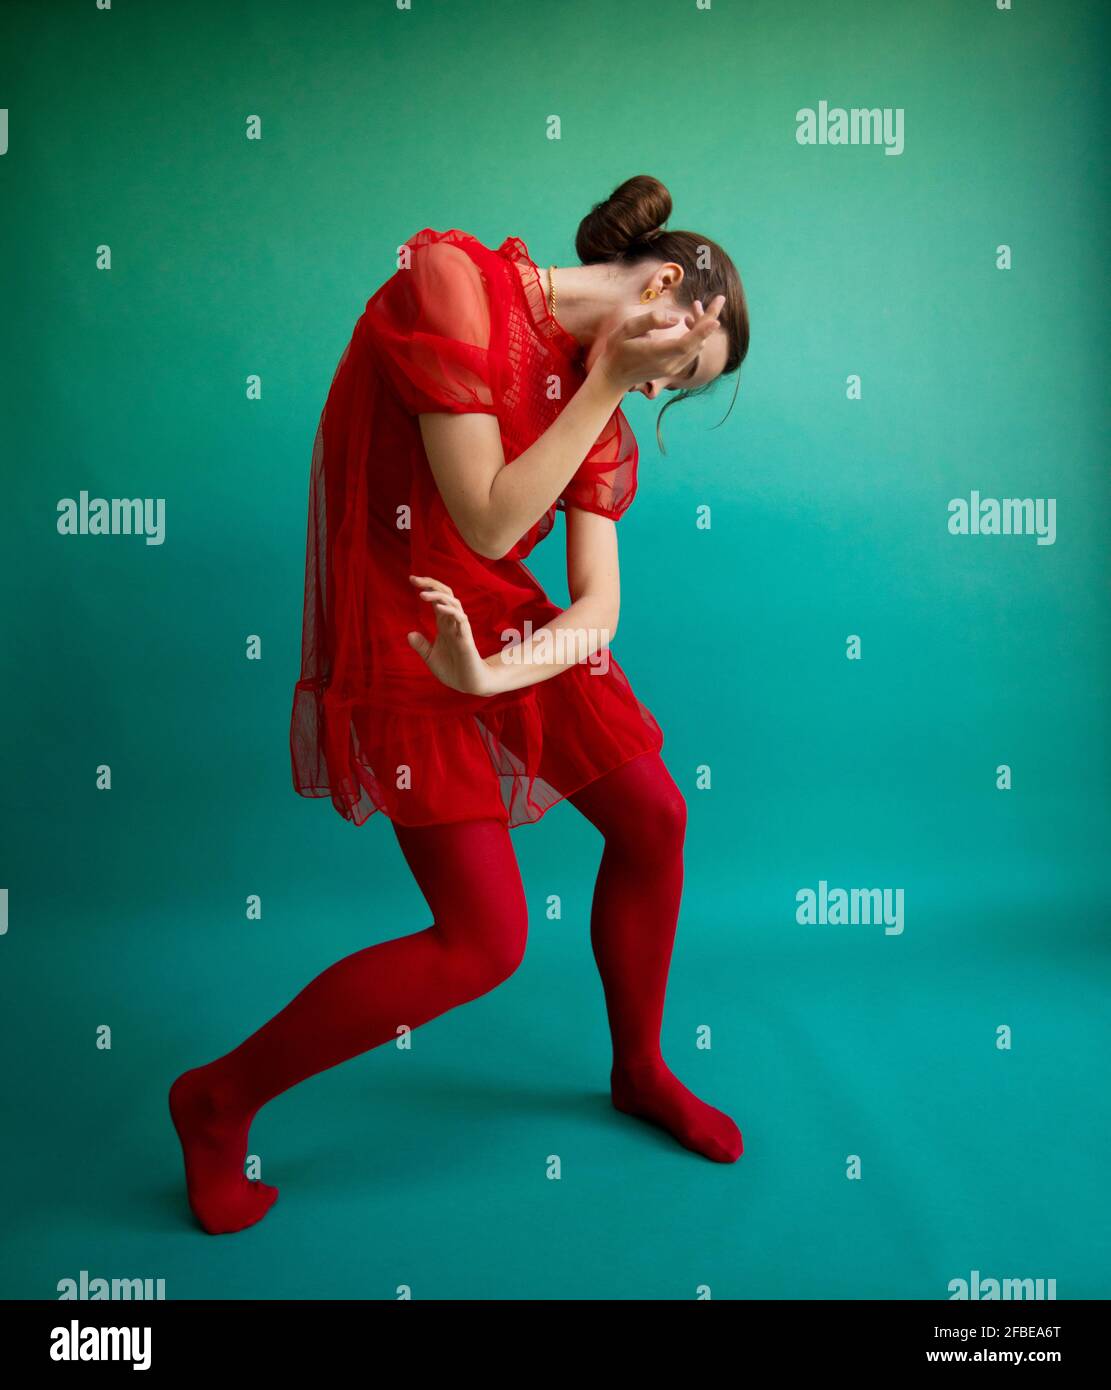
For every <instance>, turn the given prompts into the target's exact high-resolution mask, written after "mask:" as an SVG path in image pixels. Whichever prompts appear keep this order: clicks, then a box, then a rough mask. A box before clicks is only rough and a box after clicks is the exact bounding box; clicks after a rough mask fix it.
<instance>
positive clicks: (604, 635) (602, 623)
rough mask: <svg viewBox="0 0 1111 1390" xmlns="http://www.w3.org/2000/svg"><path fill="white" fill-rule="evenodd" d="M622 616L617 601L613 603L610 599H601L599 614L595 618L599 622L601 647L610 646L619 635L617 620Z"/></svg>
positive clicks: (598, 629)
mask: <svg viewBox="0 0 1111 1390" xmlns="http://www.w3.org/2000/svg"><path fill="white" fill-rule="evenodd" d="M620 616H621V614H620V609H619V608H618V605H617V604H616V603H611V602H610V601H609V600H608V599H601V600H599V603H598V611H597V616H596V617H595V619H594V621H595V622H596V623H597V624H598V628H597V631H598V634H599V639H600V640H599V643H598V645H599V647H608V646H609V645H610V643H611V642H612V641H613V639H614V637H616V636H617V620H618V618H619V617H620Z"/></svg>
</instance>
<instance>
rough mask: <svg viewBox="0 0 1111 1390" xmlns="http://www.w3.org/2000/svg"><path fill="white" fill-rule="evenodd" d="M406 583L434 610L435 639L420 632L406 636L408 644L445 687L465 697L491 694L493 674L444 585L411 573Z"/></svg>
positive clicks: (452, 596)
mask: <svg viewBox="0 0 1111 1390" xmlns="http://www.w3.org/2000/svg"><path fill="white" fill-rule="evenodd" d="M409 582H410V583H411V584H413V585H415V586H416V587H417V588H418V589H419V590H420V595H419V596H420V598H421V600H422V602H424V603H430V604H431V605H432V607H433V608H434V609H435V610H436V640H435V642H430V641H429V640H428V638H427V637H425V636H424V635H423V634H422V633H420V632H410V633H409V634H408V640H409V645H410V647H412V649H413V650H414V651H415V652H416V653H417V655H418V656H420V657H422V658H423V659H424V662H425V664H426V665H427V666H428V669H429V670H430V671H431V672H432V674H433V675H434V676H435V677H436V679H437V680H439V681H441V682H442V683H443V684H444V685H446V686H450V688H451V689H452V690H459V691H462V692H463V694H465V695H493V694H494V693H495V682H494V673H493V672H492V671H491V669H490V667H489V666H487V664H486V662H485V661H484V660H483V659H482V657H481V656H479V654H478V648H477V647H476V646H475V643H474V637H473V636H472V635H471V624H470V622H469V621H468V618H467V615H466V613H465V612H464V611H463V605H462V604H461V603H460V602H459V600H458V599H457V598H456V597H455V595H454V594H453V593H452V591H451V590H450V589H449V588H448V586H447V585H446V584H441V583H440V581H439V580H438V579H431V578H429V576H428V575H424V574H411V575H410V576H409Z"/></svg>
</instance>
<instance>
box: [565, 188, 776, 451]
mask: <svg viewBox="0 0 1111 1390" xmlns="http://www.w3.org/2000/svg"><path fill="white" fill-rule="evenodd" d="M670 216H671V194H670V193H669V192H668V191H667V189H666V188H665V187H664V186H663V184H662V183H661V182H660V181H659V179H654V178H653V177H652V175H651V174H636V175H634V176H633V178H631V179H626V180H625V182H624V183H623V184H621V185H620V187H618V188H615V189H614V191H613V192H612V193H611V194H610V196H609V197H608V198H606V199H605V200H604V201H603V202H601V203H595V205H594V207H593V208H591V210H590V211H589V212H588V213H587V214H586V216H585V217H584V218H583V220H582V221H581V222H580V223H579V230H578V234H577V235H576V237H575V251H576V253H577V255H578V258H579V260H580V261H581V262H582V263H583V265H597V264H599V263H601V262H605V261H613V262H616V263H617V264H619V265H635V264H636V263H638V262H640V261H643V260H659V261H661V262H663V261H674V262H675V263H676V264H677V265H681V266H682V267H683V280H682V283H681V284H680V285H679V286H678V288H677V291H676V298H677V299H678V300H679V302H680V303H682V304H686V305H693V303H694V301H695V300H696V299H700V300H701V301H702V303H703V305H707V304H709V302H710V301H711V300H712V299H713V298H714V296H715V295H719V294H723V295H724V296H725V304H724V305H723V306H722V310H721V313H720V315H719V316H718V317H719V320H720V322H721V324H722V326H723V327H724V329H725V331H726V333H727V334H728V335H729V349H728V352H727V353H726V358H725V366H724V367H723V368H722V372H721V375H722V376H728V375H729V373H731V372H738V371H739V369H740V365H741V363H742V362H743V361H744V360H745V355H746V354H747V352H748V304H747V301H746V300H745V292H744V286H743V285H742V284H741V277H740V275H739V274H738V272H737V267H736V266H735V265H734V264H733V262H732V261H731V260H730V259H729V257H728V256H727V255H726V253H725V252H724V251H723V250H722V248H721V247H720V246H719V245H718V244H717V242H716V241H711V239H710V238H709V237H705V236H699V235H698V234H697V233H696V232H683V231H668V230H665V228H664V226H663V224H664V223H665V222H666V221H667V219H668V218H669V217H670ZM715 380H716V379H715ZM714 384H715V382H714V381H708V382H707V383H706V384H705V386H697V387H695V389H694V390H693V391H678V392H676V394H675V395H674V396H673V397H672V398H671V400H669V401H668V402H667V404H666V405H665V406H664V407H663V410H661V411H660V413H659V415H658V416H657V417H656V443H657V444H658V445H659V447H660V452H661V453H666V452H667V450H666V449H665V448H664V442H663V437H662V435H661V434H660V422H661V420H662V419H663V417H664V412H665V411H667V410H668V409H669V408H670V407H671V406H673V405H675V404H677V402H679V401H682V400H686V399H687V397H688V396H701V395H702V394H703V393H704V392H706V391H709V390H710V388H711V387H712V386H713V385H714ZM740 384H741V379H740V376H739V375H738V377H737V386H736V387H735V388H734V391H733V401H732V402H730V405H729V410H727V411H726V412H725V414H724V415H723V416H722V418H721V419H720V420H719V421H718V425H721V424H724V423H725V421H726V420H727V419H728V418H729V414H730V411H732V409H733V404H734V403H735V402H736V399H737V390H739V388H740ZM714 428H715V429H716V428H717V425H715V426H714Z"/></svg>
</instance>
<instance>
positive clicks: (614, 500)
mask: <svg viewBox="0 0 1111 1390" xmlns="http://www.w3.org/2000/svg"><path fill="white" fill-rule="evenodd" d="M636 490H637V441H636V435H634V434H633V431H632V427H631V426H630V424H629V422H628V420H626V419H625V415H624V412H623V411H622V410H621V408H620V407H618V409H617V410H615V411H614V412H613V414H612V415H611V416H610V418H609V420H608V421H607V423H606V427H605V429H603V431H602V433H601V434H600V435H599V436H598V438H597V439H596V440H595V442H594V444H593V446H592V448H591V450H590V452H589V453H588V454H587V456H586V458H585V459H584V460H583V462H582V464H581V465H580V466H579V469H578V471H577V472H576V473H575V475H574V477H573V478H572V479H571V481H570V482H569V483H568V484H567V486H566V487H565V488H564V489H563V492H562V493H561V494H560V498H559V503H558V506H559V508H560V510H561V511H566V510H567V508H568V507H581V508H582V510H583V511H587V512H596V513H597V514H598V515H599V516H608V517H610V518H611V519H612V520H613V521H617V520H618V518H619V517H622V516H624V515H625V513H626V512H627V511H628V509H629V507H630V506H631V505H632V501H633V498H634V497H635V496H636Z"/></svg>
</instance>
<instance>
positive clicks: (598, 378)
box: [586, 352, 629, 410]
mask: <svg viewBox="0 0 1111 1390" xmlns="http://www.w3.org/2000/svg"><path fill="white" fill-rule="evenodd" d="M586 379H587V381H588V382H590V381H593V384H594V386H595V389H596V390H597V391H598V394H599V396H600V397H605V398H606V399H607V400H609V399H610V398H612V407H611V410H615V409H616V408H617V407H618V406H619V405H620V404H621V401H622V399H623V398H624V396H625V392H626V391H627V390H628V389H629V388H628V386H627V385H626V384H625V383H624V382H623V381H620V380H619V379H618V378H617V377H616V376H615V375H614V368H613V367H612V365H610V364H608V363H607V360H606V354H605V353H604V352H603V353H601V354H599V356H598V357H596V358H595V359H594V363H593V365H592V366H591V368H590V371H589V372H588V373H587V378H586Z"/></svg>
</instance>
